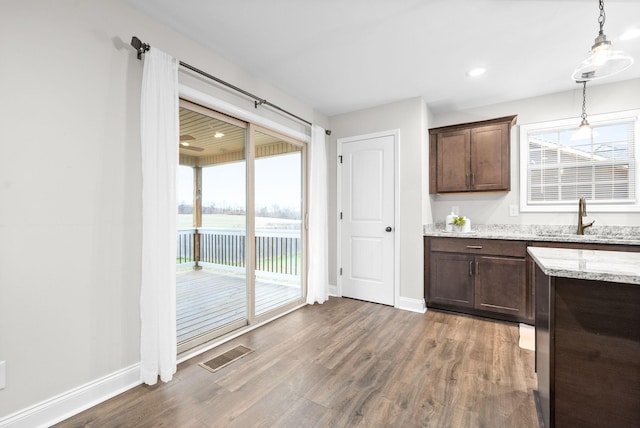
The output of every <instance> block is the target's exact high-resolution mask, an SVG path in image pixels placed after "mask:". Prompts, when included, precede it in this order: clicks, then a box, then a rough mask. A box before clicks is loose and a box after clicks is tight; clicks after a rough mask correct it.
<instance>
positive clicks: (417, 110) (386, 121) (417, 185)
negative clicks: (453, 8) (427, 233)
mask: <svg viewBox="0 0 640 428" xmlns="http://www.w3.org/2000/svg"><path fill="white" fill-rule="evenodd" d="M426 114H427V113H426V106H425V103H424V100H423V99H422V98H411V99H408V100H404V101H400V102H396V103H392V104H387V105H384V106H380V107H374V108H371V109H366V110H360V111H356V112H353V113H346V114H342V115H338V116H333V117H331V118H330V128H331V130H332V134H331V139H330V142H329V149H328V158H329V177H330V178H331V181H330V183H329V189H330V192H329V194H330V198H329V199H330V203H329V236H330V245H329V254H330V255H331V259H330V263H331V264H330V267H329V275H330V278H329V280H330V282H331V283H332V284H336V283H337V280H336V272H337V266H336V260H335V256H334V255H335V254H336V248H337V245H338V244H337V238H336V235H337V233H336V218H337V200H336V194H337V184H336V177H337V172H336V171H337V170H336V168H337V145H336V143H337V140H338V139H339V138H346V137H354V136H358V135H364V134H370V133H374V132H381V131H388V130H394V129H400V143H399V156H400V160H399V168H400V171H399V180H400V219H398V220H396V221H399V223H400V224H401V230H400V233H401V236H400V295H401V297H406V298H409V299H423V298H424V296H423V294H424V292H423V243H422V222H423V215H422V206H423V203H422V199H423V197H426V192H428V186H427V187H424V181H423V177H422V171H423V166H422V163H423V156H422V148H423V147H425V144H424V143H425V141H426V140H425V136H426V133H427V128H426V120H427V117H426ZM427 218H428V216H427Z"/></svg>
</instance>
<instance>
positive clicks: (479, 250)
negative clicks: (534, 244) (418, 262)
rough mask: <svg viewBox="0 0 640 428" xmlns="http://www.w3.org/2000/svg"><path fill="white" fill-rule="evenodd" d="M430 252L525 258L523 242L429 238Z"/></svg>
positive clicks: (525, 248)
mask: <svg viewBox="0 0 640 428" xmlns="http://www.w3.org/2000/svg"><path fill="white" fill-rule="evenodd" d="M431 251H440V252H447V253H467V254H492V255H496V256H510V257H523V258H524V257H526V255H527V243H526V242H525V241H510V240H501V239H472V238H431Z"/></svg>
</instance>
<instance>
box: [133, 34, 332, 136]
mask: <svg viewBox="0 0 640 428" xmlns="http://www.w3.org/2000/svg"><path fill="white" fill-rule="evenodd" d="M131 46H133V48H134V49H135V50H136V52H137V53H138V59H142V55H143V54H144V53H145V52H147V51H148V50H149V49H151V45H149V44H148V43H143V42H142V41H141V40H140V39H139V38H137V37H136V36H133V37H132V38H131ZM180 65H181V66H182V67H184V68H188V69H189V70H191V71H193V72H196V73H198V74H200V75H201V76H204V77H206V78H207V79H211V80H213V81H215V82H217V83H219V84H221V85H224V86H226V87H228V88H231V89H233V90H234V91H236V92H240V93H241V94H243V95H246V96H247V97H249V98H253V100H254V101H253V107H254V108H258V106H261V105H266V106H269V107H271V108H273V109H275V110H278V111H280V112H282V113H284V114H287V115H289V116H291V117H293V118H294V119H297V120H299V121H300V122H303V123H306V124H307V125H309V126H311V125H312V123H311V122H309V121H308V120H305V119H303V118H301V117H300V116H297V115H295V114H293V113H291V112H288V111H287V110H285V109H283V108H281V107H279V106H277V105H275V104H272V103H270V102H269V101H267V100H265V99H264V98H260V97H259V96H257V95H254V94H252V93H251V92H248V91H245V90H244V89H242V88H239V87H237V86H235V85H232V84H231V83H229V82H225V81H224V80H222V79H220V78H218V77H216V76H213V75H211V74H209V73H207V72H205V71H202V70H200V69H198V68H196V67H194V66H192V65H189V64H187V63H186V62H182V61H180ZM325 134H327V135H331V130H330V129H327V130H325Z"/></svg>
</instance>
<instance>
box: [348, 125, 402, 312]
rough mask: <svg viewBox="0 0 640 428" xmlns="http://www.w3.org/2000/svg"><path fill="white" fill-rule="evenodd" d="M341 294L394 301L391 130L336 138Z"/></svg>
mask: <svg viewBox="0 0 640 428" xmlns="http://www.w3.org/2000/svg"><path fill="white" fill-rule="evenodd" d="M341 149H342V163H341V164H340V166H341V168H342V174H341V177H342V180H341V195H342V197H341V199H342V201H341V215H342V220H341V224H340V230H341V232H340V233H341V236H340V240H341V260H340V261H341V264H340V266H341V269H342V275H341V288H342V295H343V296H345V297H353V298H356V299H361V300H367V301H370V302H376V303H383V304H386V305H393V304H394V288H395V287H394V278H395V274H394V265H395V254H394V248H395V244H394V241H395V222H394V213H395V195H394V191H395V183H394V179H395V178H394V177H395V171H394V168H395V136H394V135H383V136H376V137H370V138H363V139H360V140H352V141H346V142H342V144H341Z"/></svg>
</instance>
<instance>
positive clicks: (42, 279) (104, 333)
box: [0, 0, 328, 418]
mask: <svg viewBox="0 0 640 428" xmlns="http://www.w3.org/2000/svg"><path fill="white" fill-rule="evenodd" d="M133 35H137V36H138V37H140V38H141V39H142V40H143V41H145V42H148V43H150V44H151V45H152V46H157V47H158V48H159V49H162V50H164V51H165V52H168V53H170V54H172V55H174V56H176V57H178V58H179V59H181V60H184V61H186V62H188V63H190V64H192V65H195V66H197V67H199V68H202V69H204V70H206V71H209V72H211V73H212V74H214V75H216V76H218V77H221V78H223V79H225V80H228V81H230V82H232V83H234V84H236V85H238V86H240V87H242V88H244V89H247V90H249V91H251V92H254V93H256V94H257V95H259V96H261V97H264V98H266V99H269V100H270V101H271V102H273V103H275V104H277V105H280V106H282V107H283V108H285V109H287V110H290V111H292V112H295V113H296V114H298V115H300V116H302V117H304V118H307V119H309V120H312V121H316V122H317V123H319V124H321V125H324V126H326V124H327V122H328V119H327V118H326V117H323V116H322V115H317V114H316V113H315V112H314V110H313V109H312V108H311V107H310V106H308V105H305V104H304V103H302V102H299V101H297V100H296V99H294V98H293V97H291V96H288V95H286V94H283V93H282V92H280V91H278V90H277V89H275V88H273V87H271V86H269V85H267V84H265V83H264V82H261V81H260V80H258V79H256V78H254V77H253V76H251V75H249V74H247V73H246V72H244V71H242V70H241V69H239V68H237V67H236V66H234V65H233V64H230V63H228V62H226V61H224V60H222V59H221V58H219V57H217V56H215V55H214V54H212V53H211V52H210V51H207V50H205V49H204V48H202V47H201V46H199V45H197V44H195V43H194V42H192V41H190V40H188V39H186V38H185V37H183V36H181V35H180V34H178V33H176V32H174V31H172V30H170V29H168V28H167V27H164V26H162V25H160V24H158V23H157V22H155V21H153V20H151V19H150V18H148V17H146V16H145V15H143V14H141V13H139V12H138V11H136V10H134V9H132V8H131V7H130V6H128V5H127V4H126V3H124V2H123V1H121V0H94V1H75V0H59V1H55V2H52V1H48V0H29V1H20V0H10V1H3V2H2V12H1V13H0V55H1V56H2V58H3V60H2V70H1V71H0V73H1V74H0V94H1V97H2V102H1V103H0V117H2V126H0V201H1V202H0V361H6V363H7V387H6V388H5V389H4V390H1V391H0V418H2V417H3V416H6V415H8V414H11V413H14V412H16V411H19V410H21V409H24V408H26V407H28V406H31V405H35V404H37V403H39V402H41V401H42V400H45V399H49V398H51V397H53V396H56V395H57V394H61V393H64V392H66V391H69V390H71V389H73V388H76V387H78V386H81V385H83V384H85V383H87V382H90V381H94V380H96V379H99V378H100V377H102V376H105V375H108V374H111V373H114V372H116V371H118V370H120V369H123V368H126V367H129V366H131V365H134V364H136V363H138V362H139V360H140V358H139V334H140V322H139V309H138V304H139V303H138V302H139V291H140V289H139V282H140V257H141V248H140V245H141V244H140V234H141V197H140V192H141V171H140V139H139V120H140V118H139V105H140V82H141V78H142V62H140V61H138V60H137V59H136V57H135V53H134V51H133V49H132V48H131V47H130V46H129V41H130V39H131V36H133ZM187 80H189V81H190V82H191V84H193V85H195V86H199V87H200V89H203V90H207V91H209V92H211V93H213V94H214V95H216V96H218V97H219V98H223V99H226V100H227V101H233V102H234V103H235V104H236V105H238V106H239V107H242V108H246V109H247V110H251V111H253V112H256V113H258V114H263V115H265V116H267V117H269V118H271V119H274V120H278V121H280V122H282V123H284V124H285V125H287V126H290V127H292V128H294V129H296V126H297V125H295V124H293V123H292V122H290V121H288V120H286V119H282V118H281V116H279V115H277V114H275V113H269V112H268V110H267V109H258V110H254V108H253V103H252V101H250V100H246V99H242V98H239V97H237V96H236V95H234V94H232V93H230V92H227V91H225V90H215V89H212V87H211V85H209V84H206V83H204V82H202V81H200V79H188V78H186V77H185V76H184V75H181V81H183V82H184V81H187ZM298 130H300V129H298Z"/></svg>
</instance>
